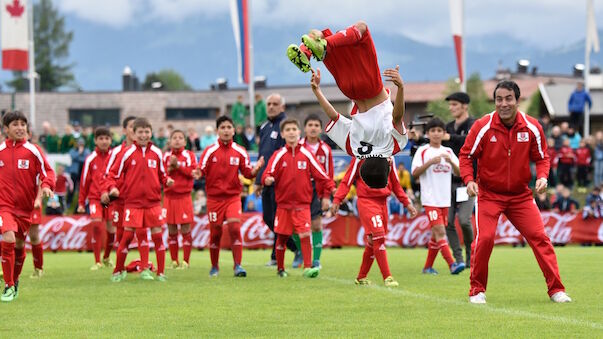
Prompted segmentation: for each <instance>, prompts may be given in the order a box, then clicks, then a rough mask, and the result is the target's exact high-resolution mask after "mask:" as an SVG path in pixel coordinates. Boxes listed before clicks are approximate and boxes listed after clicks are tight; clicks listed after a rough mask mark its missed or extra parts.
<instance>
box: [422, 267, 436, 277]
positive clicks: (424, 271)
mask: <svg viewBox="0 0 603 339" xmlns="http://www.w3.org/2000/svg"><path fill="white" fill-rule="evenodd" d="M423 274H432V275H437V274H438V271H436V270H434V269H433V267H429V268H424V269H423Z"/></svg>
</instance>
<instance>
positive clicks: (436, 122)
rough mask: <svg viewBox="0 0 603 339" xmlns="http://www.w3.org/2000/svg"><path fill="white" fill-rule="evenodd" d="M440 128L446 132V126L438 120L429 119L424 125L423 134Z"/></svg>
mask: <svg viewBox="0 0 603 339" xmlns="http://www.w3.org/2000/svg"><path fill="white" fill-rule="evenodd" d="M436 127H440V128H441V129H443V130H446V124H444V122H443V121H442V120H440V118H432V119H429V121H428V122H427V124H426V125H425V133H427V132H429V130H430V129H432V128H436Z"/></svg>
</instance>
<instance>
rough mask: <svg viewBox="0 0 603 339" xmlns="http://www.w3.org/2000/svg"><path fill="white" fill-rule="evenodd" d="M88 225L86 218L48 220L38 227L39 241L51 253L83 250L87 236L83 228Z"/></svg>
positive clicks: (88, 220) (88, 221)
mask: <svg viewBox="0 0 603 339" xmlns="http://www.w3.org/2000/svg"><path fill="white" fill-rule="evenodd" d="M89 223H90V219H89V218H88V217H82V218H71V217H56V218H52V219H50V220H49V221H48V222H47V223H45V224H43V225H41V227H40V239H41V240H42V243H43V244H44V249H49V250H51V251H57V250H82V249H85V248H86V238H87V236H88V232H87V230H86V229H85V227H86V226H88V224H89Z"/></svg>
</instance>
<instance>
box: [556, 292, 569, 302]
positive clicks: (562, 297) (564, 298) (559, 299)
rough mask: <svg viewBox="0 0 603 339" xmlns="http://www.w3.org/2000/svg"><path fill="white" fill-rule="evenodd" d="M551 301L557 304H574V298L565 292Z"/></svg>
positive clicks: (558, 293)
mask: <svg viewBox="0 0 603 339" xmlns="http://www.w3.org/2000/svg"><path fill="white" fill-rule="evenodd" d="M551 301H552V302H556V303H569V302H572V298H570V297H569V295H567V294H566V293H565V292H563V291H559V292H557V293H555V294H553V295H552V296H551Z"/></svg>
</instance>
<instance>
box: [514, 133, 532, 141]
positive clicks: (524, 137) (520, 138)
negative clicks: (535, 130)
mask: <svg viewBox="0 0 603 339" xmlns="http://www.w3.org/2000/svg"><path fill="white" fill-rule="evenodd" d="M528 141H530V135H529V134H528V132H517V142H528Z"/></svg>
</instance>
